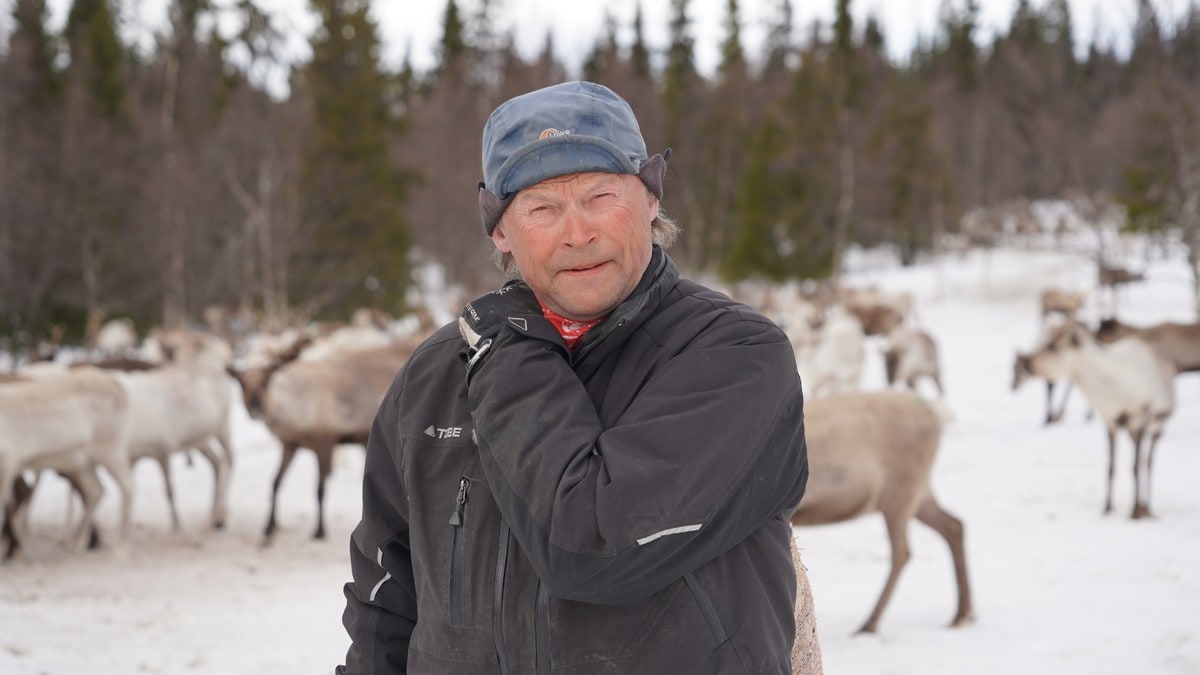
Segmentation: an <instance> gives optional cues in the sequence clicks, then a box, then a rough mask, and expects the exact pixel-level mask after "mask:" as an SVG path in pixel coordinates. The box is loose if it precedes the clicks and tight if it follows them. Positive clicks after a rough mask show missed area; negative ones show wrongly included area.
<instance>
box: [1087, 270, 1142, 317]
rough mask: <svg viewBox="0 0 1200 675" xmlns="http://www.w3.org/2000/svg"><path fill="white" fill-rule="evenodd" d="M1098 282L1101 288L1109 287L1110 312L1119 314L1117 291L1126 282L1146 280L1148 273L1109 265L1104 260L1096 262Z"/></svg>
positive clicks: (1114, 314)
mask: <svg viewBox="0 0 1200 675" xmlns="http://www.w3.org/2000/svg"><path fill="white" fill-rule="evenodd" d="M1096 265H1097V267H1096V284H1097V286H1098V289H1099V290H1103V289H1106V288H1107V289H1108V299H1109V303H1108V313H1109V315H1110V316H1116V314H1117V291H1118V290H1119V289H1120V287H1121V286H1124V285H1125V284H1131V283H1135V282H1138V281H1145V279H1146V275H1145V274H1143V273H1141V272H1133V271H1130V270H1127V269H1125V268H1124V267H1120V266H1117V265H1107V264H1105V263H1104V262H1103V261H1099V262H1097V263H1096Z"/></svg>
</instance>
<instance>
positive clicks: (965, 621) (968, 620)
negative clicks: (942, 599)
mask: <svg viewBox="0 0 1200 675" xmlns="http://www.w3.org/2000/svg"><path fill="white" fill-rule="evenodd" d="M973 623H975V615H974V614H965V615H963V616H956V617H954V620H953V621H951V622H950V627H951V628H965V627H966V626H970V625H971V624H973Z"/></svg>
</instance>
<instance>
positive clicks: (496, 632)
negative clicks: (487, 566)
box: [492, 516, 512, 675]
mask: <svg viewBox="0 0 1200 675" xmlns="http://www.w3.org/2000/svg"><path fill="white" fill-rule="evenodd" d="M507 566H508V521H506V520H504V516H500V541H499V543H498V544H497V550H496V584H495V588H494V589H493V592H492V640H493V641H494V644H495V645H496V658H497V659H499V661H500V673H501V675H511V673H512V667H511V666H509V664H508V647H507V646H506V645H505V641H504V572H505V568H506V567H507Z"/></svg>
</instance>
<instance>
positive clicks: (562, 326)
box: [538, 300, 604, 350]
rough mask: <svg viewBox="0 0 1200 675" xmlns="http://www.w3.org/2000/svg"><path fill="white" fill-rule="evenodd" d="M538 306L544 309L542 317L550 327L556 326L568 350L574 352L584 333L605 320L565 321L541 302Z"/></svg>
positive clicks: (539, 301)
mask: <svg viewBox="0 0 1200 675" xmlns="http://www.w3.org/2000/svg"><path fill="white" fill-rule="evenodd" d="M538 304H539V305H541V307H542V316H544V317H546V320H547V321H549V322H550V325H552V326H554V328H555V330H557V331H558V334H559V335H561V336H562V339H563V340H565V341H566V343H567V348H569V349H572V350H574V349H575V345H577V344H579V339H580V338H582V337H583V335H584V333H586V332H588V330H590V329H591V327H592V326H595V325H596V324H598V323H600V321H601V320H602V319H603V318H604V317H600V318H599V319H593V320H592V321H574V320H572V319H564V318H563V317H561V316H559V315H558V314H556V313H555V312H554V310H552V309H550V308H549V307H547V306H545V305H543V304H542V301H541V300H538Z"/></svg>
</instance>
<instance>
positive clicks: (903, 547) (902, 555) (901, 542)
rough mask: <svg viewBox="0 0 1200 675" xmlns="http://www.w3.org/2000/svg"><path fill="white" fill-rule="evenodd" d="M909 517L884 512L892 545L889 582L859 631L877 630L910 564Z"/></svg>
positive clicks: (869, 631)
mask: <svg viewBox="0 0 1200 675" xmlns="http://www.w3.org/2000/svg"><path fill="white" fill-rule="evenodd" d="M908 518H909V516H908V515H907V514H895V515H888V513H887V512H886V511H885V512H884V514H883V519H884V522H885V523H886V525H887V532H888V540H889V541H890V542H891V545H892V567H891V570H889V571H888V578H887V582H886V583H885V584H884V585H883V593H881V594H880V595H879V600H878V601H876V602H875V609H873V610H871V615H870V616H869V617H867V621H866V623H864V624H863V625H862V628H859V629H858V632H859V633H874V632H876V629H877V628H878V626H879V617H880V616H881V615H882V614H883V609H884V608H885V607H887V604H888V600H890V599H891V597H892V591H894V590H896V580H897V579H899V578H900V572H901V571H902V570H903V569H904V566H905V565H907V564H908V558H909V551H908Z"/></svg>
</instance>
